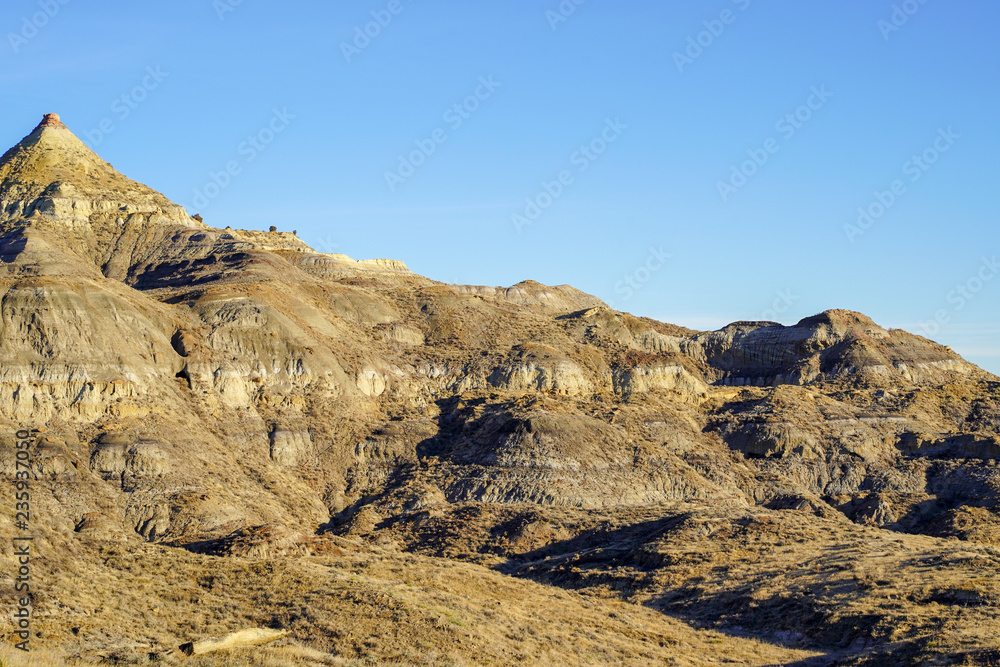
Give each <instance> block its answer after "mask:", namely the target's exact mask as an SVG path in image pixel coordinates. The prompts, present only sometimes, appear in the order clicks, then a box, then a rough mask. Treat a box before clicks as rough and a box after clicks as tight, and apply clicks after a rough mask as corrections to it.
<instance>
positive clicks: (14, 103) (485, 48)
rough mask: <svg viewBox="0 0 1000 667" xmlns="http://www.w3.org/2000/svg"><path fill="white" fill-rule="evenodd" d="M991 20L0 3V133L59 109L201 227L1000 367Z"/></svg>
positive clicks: (484, 7) (864, 2) (538, 5)
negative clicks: (0, 101)
mask: <svg viewBox="0 0 1000 667" xmlns="http://www.w3.org/2000/svg"><path fill="white" fill-rule="evenodd" d="M577 1H578V0H577ZM379 21H381V24H380V23H379ZM997 25H1000V5H997V4H996V3H989V2H985V1H984V0H975V1H973V0H951V1H950V2H943V1H942V0H925V1H924V2H920V0H907V1H906V2H899V1H897V2H893V1H890V0H842V1H839V2H836V3H833V2H824V3H818V2H802V1H801V0H797V1H793V0H772V1H771V2H763V1H762V0H713V1H711V2H699V3H664V2H659V1H653V0H646V1H642V2H638V1H633V2H628V1H625V2H615V3H611V2H607V1H606V0H605V1H602V0H586V1H584V2H582V3H581V4H576V2H575V1H574V0H566V1H565V2H562V3H560V1H559V0H510V1H508V2H503V3H500V2H495V3H483V2H467V1H466V2H458V1H457V0H438V1H435V0H374V1H368V0H365V1H355V2H349V3H347V2H345V3H330V4H325V3H324V4H320V3H311V2H301V1H295V0H292V1H289V2H283V3H276V2H261V1H255V0H243V1H242V2H239V1H238V0H214V1H213V0H176V1H175V2H171V3H134V2H116V1H104V2H101V3H99V5H98V6H96V7H95V6H94V5H93V4H92V3H86V2H83V1H82V0H41V1H39V0H34V1H32V2H26V1H22V0H9V1H8V2H6V3H4V6H3V8H2V10H0V29H2V32H3V40H2V42H0V62H2V64H3V67H2V69H0V81H2V83H3V85H4V87H5V89H6V90H7V91H8V92H7V95H6V96H5V102H6V103H5V105H4V106H3V109H2V111H0V119H2V123H0V143H3V144H4V145H12V144H14V143H15V142H16V141H18V140H19V139H20V138H21V137H22V136H23V135H25V134H26V133H27V132H28V131H30V129H31V128H32V127H33V126H34V125H35V124H36V123H37V122H38V120H39V119H40V117H41V114H42V113H44V112H57V113H60V114H61V115H62V117H63V120H64V122H66V123H67V125H69V126H70V128H71V129H73V130H74V131H75V132H76V133H77V135H78V136H80V137H81V138H82V139H84V140H85V141H87V142H88V143H90V144H91V146H92V147H94V148H95V149H96V150H97V151H98V152H99V153H100V154H101V155H102V157H104V158H105V159H107V160H108V161H109V162H111V163H112V164H113V165H115V166H116V167H117V168H118V169H120V170H121V171H123V172H124V173H125V174H127V175H128V176H130V177H132V178H135V179H137V180H140V181H143V182H145V183H147V184H149V185H150V186H152V187H154V188H156V189H158V190H160V191H162V192H164V193H165V194H166V195H167V196H169V197H170V198H171V199H173V200H174V201H176V202H178V203H180V204H182V205H184V206H187V207H188V209H189V210H190V211H191V212H200V213H201V214H202V215H203V216H204V217H205V220H206V222H208V223H209V224H212V225H214V226H218V227H225V226H226V225H231V226H233V227H245V228H251V229H266V228H267V227H268V226H269V225H272V224H273V225H276V226H278V227H279V228H280V229H284V230H291V229H295V230H297V231H298V233H299V236H301V237H302V238H303V239H305V240H306V241H307V242H309V243H310V244H311V245H313V246H314V247H316V248H317V249H320V250H325V251H328V252H343V253H346V254H349V255H351V256H353V257H356V258H370V257H391V258H394V259H401V260H403V261H405V262H406V263H407V264H408V265H409V266H410V267H411V268H412V269H413V270H415V271H417V272H418V273H421V274H423V275H426V276H429V277H431V278H434V279H437V280H442V281H446V282H458V283H473V284H489V285H510V284H513V283H516V282H518V281H521V280H524V279H528V278H531V279H535V280H538V281H540V282H544V283H548V284H562V283H569V284H572V285H574V286H576V287H579V288H580V289H583V290H585V291H587V292H590V293H592V294H595V295H597V296H599V297H601V298H602V299H604V300H606V301H608V302H609V303H610V304H612V305H613V306H614V307H616V308H618V309H621V310H627V311H630V312H633V313H636V314H640V315H647V316H651V317H655V318H657V319H661V320H665V321H669V322H674V323H678V324H686V325H689V326H693V327H696V328H716V327H719V326H721V325H723V324H724V323H726V322H729V321H734V320H740V319H773V320H778V321H781V322H784V323H793V322H795V321H797V320H798V319H800V318H802V317H805V316H808V315H811V314H814V313H817V312H819V311H822V310H825V309H827V308H834V307H836V308H849V309H852V310H859V311H862V312H864V313H866V314H868V315H870V316H871V317H872V318H874V319H875V320H876V321H877V322H879V323H880V324H883V325H884V326H896V327H904V328H907V329H909V330H911V331H915V332H917V333H921V334H924V335H928V336H929V337H931V338H934V339H935V340H939V341H941V342H943V343H945V344H949V345H951V346H952V347H953V348H954V349H956V350H957V351H959V352H960V353H962V354H963V355H965V356H966V357H967V358H969V359H970V360H972V361H975V362H977V363H979V364H980V365H982V366H984V367H986V368H988V369H990V370H992V371H994V372H1000V317H998V316H997V313H998V310H1000V309H998V306H1000V275H997V274H998V271H1000V268H998V267H997V266H996V264H995V258H996V257H997V256H998V255H1000V231H998V225H997V223H998V213H1000V211H998V206H997V204H996V192H997V187H996V182H995V179H996V176H997V173H998V168H997V156H998V155H1000V133H998V130H997V106H998V101H1000V100H998V92H997V91H998V86H997V83H998V70H1000V67H998V65H1000V45H998V42H997V40H996V39H995V29H996V26H997ZM366 30H367V33H368V34H367V35H365V32H366ZM456 105H458V108H457V109H456ZM914 158H915V159H914ZM227 169H228V170H229V171H230V173H225V172H226V171H227ZM387 174H394V176H392V175H389V176H387ZM219 184H222V185H223V186H224V187H220V186H219ZM859 208H860V209H861V210H862V211H866V212H867V214H868V217H860V216H861V213H860V212H859ZM859 217H860V220H859Z"/></svg>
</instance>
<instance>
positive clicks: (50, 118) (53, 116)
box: [35, 113, 69, 130]
mask: <svg viewBox="0 0 1000 667" xmlns="http://www.w3.org/2000/svg"><path fill="white" fill-rule="evenodd" d="M43 127H54V128H58V129H60V130H68V129H69V128H68V127H66V126H65V125H63V122H62V120H60V119H59V114H57V113H47V114H45V115H44V116H43V117H42V122H41V123H39V124H38V127H36V128H35V129H36V130H40V129H42V128H43Z"/></svg>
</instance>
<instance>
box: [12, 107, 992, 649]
mask: <svg viewBox="0 0 1000 667" xmlns="http://www.w3.org/2000/svg"><path fill="white" fill-rule="evenodd" d="M0 179H2V182H0V260H2V264H0V315H2V323H0V327H2V329H0V421H2V422H3V424H4V426H5V428H4V429H3V433H4V434H5V435H3V436H0V459H2V461H0V470H2V471H3V474H4V475H5V479H7V483H5V484H4V489H5V490H4V498H5V499H6V500H5V502H8V501H9V502H8V506H9V507H13V502H14V500H13V492H14V487H13V484H12V483H11V482H13V476H14V474H15V457H16V452H17V449H16V445H15V440H16V438H15V432H17V431H18V430H19V429H35V433H36V444H35V446H34V448H33V450H32V457H33V459H32V470H33V472H32V480H31V483H32V489H33V492H32V503H33V510H34V521H33V522H32V529H33V530H34V531H35V538H36V541H35V548H36V553H37V554H38V557H37V558H38V560H37V561H36V568H37V569H36V576H37V587H36V588H35V591H36V597H35V598H34V605H35V607H34V610H35V612H34V613H35V629H36V630H37V632H38V633H39V634H38V636H37V637H35V638H34V641H35V643H36V645H37V646H39V648H41V647H45V648H46V650H50V651H52V653H51V655H50V657H49V658H46V659H48V660H55V661H58V660H62V659H63V657H60V656H64V657H65V658H66V659H70V660H75V661H83V662H86V661H95V660H98V659H101V658H104V659H108V660H110V659H112V658H113V659H115V660H119V659H120V660H126V659H130V658H129V656H140V655H146V654H149V653H156V654H157V655H158V657H159V659H163V660H168V661H169V660H177V659H179V658H177V657H176V656H174V655H173V654H169V655H166V654H164V652H165V651H167V650H169V649H170V648H172V647H176V646H177V645H178V644H180V643H181V642H183V641H190V640H191V639H193V638H197V637H200V636H207V635H212V634H224V633H226V632H230V631H233V630H238V629H241V628H243V627H250V626H261V627H275V628H280V629H287V630H289V631H290V633H291V634H290V635H289V637H288V638H287V639H285V640H283V642H284V643H283V644H281V645H279V646H278V647H277V648H268V649H257V650H256V651H255V652H250V653H246V654H238V655H237V654H233V655H231V656H229V657H227V658H218V660H229V662H218V663H215V662H212V661H213V658H211V657H205V658H200V659H196V658H192V659H189V660H188V662H190V663H191V664H258V663H256V662H253V661H254V660H263V659H265V657H266V659H272V660H277V661H279V662H278V663H277V664H348V663H349V662H350V661H352V660H362V659H371V660H374V661H375V662H376V663H377V662H378V661H379V660H397V661H400V662H402V663H403V664H553V665H555V664H636V665H640V664H659V663H664V664H691V665H695V664H718V663H722V662H727V661H728V662H734V661H735V662H736V663H737V664H754V665H765V664H800V665H807V664H816V665H821V664H845V665H847V664H859V665H860V664H871V665H875V664H916V663H917V662H921V663H923V664H970V665H975V664H981V665H987V664H997V660H998V656H1000V653H998V651H1000V640H998V639H997V638H996V634H995V632H993V629H995V627H996V622H997V613H998V605H1000V589H998V588H997V585H996V584H995V583H994V581H993V578H992V572H993V571H994V570H995V568H996V565H997V563H998V562H1000V543H998V541H1000V514H998V513H1000V506H998V496H997V493H998V490H1000V472H998V468H997V464H996V462H997V459H1000V379H998V378H996V377H995V376H992V375H990V374H988V373H986V372H984V371H982V370H980V369H979V368H977V367H975V366H973V365H972V364H969V363H968V362H966V361H964V360H963V359H961V358H960V357H959V356H958V355H956V354H955V353H953V352H952V351H950V350H949V349H948V348H946V347H943V346H941V345H938V344H937V343H934V342H932V341H929V340H927V339H924V338H921V337H919V336H916V335H913V334H910V333H907V332H905V331H901V330H889V329H884V328H882V327H880V326H878V325H877V324H876V323H875V322H873V321H871V320H870V319H869V318H867V317H865V316H864V315H861V314H859V313H854V312H851V311H846V310H830V311H826V312H824V313H821V314H819V315H816V316H814V317H810V318H806V319H804V320H802V321H801V322H799V323H797V324H796V325H794V326H781V325H779V324H775V323H770V322H738V323H734V324H732V325H729V326H727V327H725V328H723V329H721V330H719V331H714V332H698V331H691V330H687V329H684V328H681V327H677V326H673V325H670V324H665V323H660V322H656V321H653V320H649V319H644V318H637V317H634V316H632V315H629V314H627V313H621V312H616V311H614V310H612V309H610V308H609V307H608V306H607V305H606V304H604V303H602V302H601V301H600V300H599V299H597V298H595V297H592V296H589V295H586V294H584V293H582V292H580V291H578V290H576V289H573V288H571V287H569V286H559V287H548V286H545V285H541V284H538V283H535V282H531V281H526V282H523V283H520V284H518V285H515V286H513V287H509V288H494V287H472V286H460V285H447V284H442V283H439V282H435V281H433V280H430V279H428V278H424V277H421V276H417V275H415V274H413V273H411V272H410V271H409V270H408V269H407V268H406V267H405V265H404V264H402V263H401V262H398V261H390V260H372V261H361V262H358V261H355V260H353V259H351V258H349V257H347V256H344V255H330V254H324V253H319V252H316V251H314V250H312V249H311V248H310V247H309V246H308V245H306V244H305V243H303V242H302V241H301V240H299V239H298V238H297V237H296V236H294V235H293V234H287V233H281V232H254V231H241V230H230V229H226V230H220V229H214V228H211V227H208V226H206V225H205V224H203V223H202V222H201V221H199V220H195V219H193V218H190V217H188V215H187V213H186V212H185V211H184V210H183V209H182V208H181V207H179V206H176V205H174V204H172V203H171V202H169V201H168V200H167V199H166V198H165V197H163V196H162V195H160V194H159V193H157V192H155V191H153V190H151V189H149V188H147V187H146V186H143V185H141V184H138V183H135V182H133V181H130V180H128V179H127V178H125V177H124V176H122V175H121V174H119V173H118V172H116V171H115V170H114V169H113V168H112V167H111V166H110V165H108V164H107V163H106V162H104V161H103V160H101V159H100V158H99V157H97V156H96V155H94V154H93V153H92V152H91V151H90V150H89V149H87V148H86V146H84V145H83V144H82V143H81V142H80V141H79V140H78V139H77V138H76V137H75V136H74V135H73V134H72V132H70V130H69V129H68V128H66V127H65V126H64V125H63V124H62V123H61V122H60V121H59V119H58V117H55V116H54V115H49V116H47V117H46V119H45V120H44V121H43V122H42V124H41V125H39V126H38V128H36V129H35V130H34V131H33V132H32V133H31V134H30V135H28V136H27V137H26V138H25V139H24V140H23V141H22V142H21V143H20V144H18V145H17V146H16V147H14V148H13V149H11V150H10V151H8V152H7V153H6V154H5V155H4V156H3V158H2V159H0ZM280 222H281V221H276V223H277V224H279V225H280ZM0 517H2V518H0V533H2V534H3V535H5V536H8V537H9V536H10V535H12V534H15V533H16V532H17V529H16V528H15V526H14V524H13V516H12V515H10V513H2V514H0ZM8 543H9V540H8ZM3 560H4V566H3V570H2V576H3V577H4V583H3V585H4V588H5V590H6V591H7V593H8V595H6V596H5V599H7V600H12V599H14V597H13V596H14V581H13V577H12V576H11V573H13V572H15V571H16V563H15V560H14V558H13V556H11V555H10V554H9V553H5V555H4V559H3ZM137 619H142V621H141V622H139V621H138V620H137ZM11 637H13V635H11ZM109 656H110V657H109ZM115 656H117V657H115ZM254 656H256V657H254ZM262 656H264V657H262ZM15 658H16V656H15ZM196 660H201V662H196ZM240 661H243V662H240ZM294 661H298V662H294ZM671 661H672V662H671ZM893 661H895V662H893ZM42 664H45V663H42ZM260 664H265V663H260ZM366 664H367V663H366Z"/></svg>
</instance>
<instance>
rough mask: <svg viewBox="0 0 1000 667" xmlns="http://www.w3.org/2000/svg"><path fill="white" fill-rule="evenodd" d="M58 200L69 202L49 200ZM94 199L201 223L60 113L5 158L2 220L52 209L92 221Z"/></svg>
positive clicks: (0, 183) (0, 167)
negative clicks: (94, 145) (113, 161)
mask: <svg viewBox="0 0 1000 667" xmlns="http://www.w3.org/2000/svg"><path fill="white" fill-rule="evenodd" d="M70 193H71V194H70ZM56 199H60V200H63V199H65V200H66V201H65V202H62V203H59V202H57V203H55V204H53V203H52V202H51V201H50V200H56ZM74 202H75V203H74ZM94 202H99V204H97V206H98V208H99V209H100V210H107V211H112V210H114V211H126V212H129V211H131V212H135V211H144V212H146V213H147V214H151V215H152V214H156V215H159V216H163V217H167V218H169V219H171V220H173V221H174V222H179V223H181V224H183V225H185V226H190V225H195V224H197V223H195V221H194V220H192V219H191V218H189V217H188V215H187V213H186V212H185V211H184V209H183V208H182V207H180V206H178V205H177V204H174V203H173V202H171V201H170V200H168V199H167V198H166V197H164V196H163V195H162V194H160V193H159V192H156V191H155V190H153V189H151V188H149V187H147V186H145V185H143V184H141V183H137V182H135V181H132V180H131V179H129V178H127V177H126V176H124V175H122V174H120V173H119V172H118V171H116V170H115V168H114V167H112V166H111V165H110V164H108V163H107V162H105V161H104V160H103V159H101V157H100V156H99V155H97V153H95V152H94V151H93V150H92V149H91V148H90V147H89V146H87V145H86V144H85V143H84V142H82V141H81V140H80V138H79V137H77V136H76V135H75V134H73V131H72V130H70V129H69V128H68V127H66V125H65V124H63V122H62V120H61V119H60V118H59V114H55V113H47V114H45V116H44V117H43V118H42V122H40V123H39V124H38V125H37V126H36V127H35V129H34V130H32V131H31V134H29V135H28V136H26V137H25V138H24V139H22V140H21V141H20V142H18V144H17V145H16V146H14V147H13V148H11V149H10V150H8V151H7V152H6V153H4V154H3V156H2V157H0V221H2V220H4V219H10V218H27V217H30V216H31V215H34V214H35V213H37V212H39V211H48V210H58V211H60V212H61V213H59V215H55V217H60V216H61V217H64V218H66V217H67V216H68V217H70V218H74V219H75V218H76V217H79V218H80V219H81V221H82V220H83V219H84V218H86V219H89V216H90V213H89V212H88V213H86V214H85V213H84V211H91V209H93V206H94V205H95V204H94ZM60 206H62V208H60ZM63 208H65V209H66V211H72V212H71V213H67V212H66V211H64V210H63ZM115 215H116V216H118V214H117V213H116V214H115ZM118 217H120V216H118ZM78 222H80V221H78Z"/></svg>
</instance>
